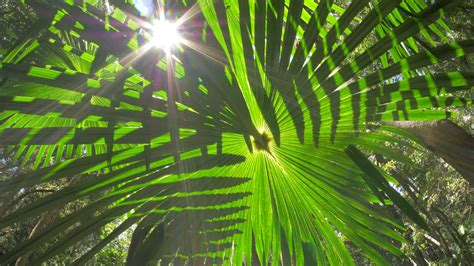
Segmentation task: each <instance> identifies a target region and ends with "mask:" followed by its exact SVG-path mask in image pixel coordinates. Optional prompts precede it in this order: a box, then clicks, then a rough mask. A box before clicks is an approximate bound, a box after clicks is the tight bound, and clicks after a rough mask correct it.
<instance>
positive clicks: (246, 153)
mask: <svg viewBox="0 0 474 266" xmlns="http://www.w3.org/2000/svg"><path fill="white" fill-rule="evenodd" d="M27 2H28V1H27ZM97 2H98V1H80V0H76V1H64V2H63V1H57V2H55V3H54V4H53V5H52V6H47V5H43V4H41V3H39V2H37V1H29V2H28V4H30V5H31V6H32V7H33V8H35V10H36V12H37V13H38V14H39V16H40V18H41V19H40V21H39V23H38V25H37V26H36V27H35V31H36V32H37V34H38V35H37V36H31V35H27V36H25V38H24V39H23V40H22V42H21V44H19V45H18V46H16V47H14V48H13V49H12V50H11V51H10V52H9V53H8V54H6V55H5V56H4V58H3V61H2V63H1V65H0V78H2V83H1V84H2V86H1V87H0V103H1V104H0V111H1V113H0V121H1V125H0V144H1V145H5V146H8V152H9V153H10V154H11V156H12V157H14V158H15V159H17V160H18V161H20V162H22V163H23V165H24V166H29V167H31V169H32V170H31V171H27V172H26V173H24V174H20V175H18V176H15V177H13V178H11V179H9V180H6V181H3V182H2V183H0V192H6V191H19V190H20V189H21V188H24V187H31V186H35V185H41V184H43V183H46V182H51V181H55V180H69V181H70V184H68V186H67V187H65V188H63V189H61V190H60V191H58V192H55V193H52V194H51V195H48V196H46V197H44V198H42V199H41V200H39V201H37V202H35V203H34V204H31V205H30V206H26V207H24V208H21V209H19V210H17V211H14V212H12V213H9V214H7V215H6V216H5V217H3V218H2V220H1V222H0V228H4V227H7V226H11V225H13V224H14V223H15V222H18V221H21V220H22V219H26V218H29V217H35V216H37V215H39V214H41V213H43V212H45V211H50V210H54V209H58V208H61V207H62V206H65V205H66V204H68V203H71V202H74V201H75V200H78V199H81V198H84V199H88V200H89V203H88V204H87V205H86V206H85V207H83V208H81V209H79V210H77V211H75V212H73V213H70V214H68V215H66V216H64V217H61V218H59V219H57V220H55V221H54V222H53V223H51V224H50V225H48V226H47V228H46V229H45V230H44V231H43V232H41V233H40V234H39V235H36V236H34V237H33V238H30V239H28V240H27V241H25V242H24V243H23V244H21V245H20V246H18V247H17V248H16V249H14V250H12V251H11V252H10V253H9V254H7V256H5V257H3V258H1V259H2V262H12V261H14V260H15V259H16V258H17V257H19V256H22V255H23V254H26V253H27V252H28V251H30V250H34V249H38V248H39V249H38V250H40V252H38V254H37V257H36V258H35V259H36V260H37V261H45V260H47V259H49V258H51V257H52V256H54V255H56V254H58V253H60V252H61V251H63V250H64V249H65V248H67V247H68V246H70V245H71V244H73V243H74V242H75V241H78V240H80V239H83V238H84V237H86V236H87V235H89V234H92V233H94V232H97V231H99V230H100V229H101V228H102V227H103V226H105V225H106V224H108V223H110V222H113V221H115V220H116V219H117V218H119V217H121V219H122V222H121V223H120V224H119V225H118V226H117V227H116V229H115V230H114V231H113V232H112V233H111V234H110V235H109V236H107V237H106V238H105V239H103V240H102V241H101V242H100V243H98V244H97V245H96V246H95V247H94V248H92V249H91V250H90V251H88V252H86V253H85V254H83V256H82V257H80V258H79V259H78V260H77V261H76V263H84V262H86V261H87V260H88V259H90V258H91V257H92V256H93V255H94V254H95V253H97V252H98V251H100V249H101V248H103V247H104V246H105V245H107V243H109V242H110V241H111V240H112V239H113V238H115V237H117V236H118V235H120V233H122V232H123V231H125V230H126V229H128V228H129V227H131V226H134V225H136V226H137V227H136V228H135V229H134V235H133V238H132V243H131V247H130V250H129V257H128V261H127V262H128V263H130V264H144V263H145V262H157V261H159V260H161V261H162V262H169V261H174V262H175V263H180V262H179V261H181V260H184V261H192V262H193V263H198V264H205V263H210V264H212V263H219V264H220V263H226V264H231V263H235V264H236V265H241V264H242V263H244V262H245V263H247V264H248V265H250V263H251V262H252V260H255V259H257V260H259V262H260V263H261V264H265V265H266V264H268V263H270V261H273V262H277V261H281V262H282V263H283V264H285V265H286V264H289V263H291V262H295V263H296V264H298V265H302V264H304V263H305V262H306V263H309V264H312V263H316V264H318V265H319V264H321V265H323V264H327V263H329V264H332V265H342V264H344V265H345V264H353V262H352V259H351V256H350V254H349V252H348V251H347V249H346V247H345V243H344V241H345V240H348V241H350V242H352V243H354V244H355V245H357V246H358V247H359V248H361V249H362V250H363V251H364V252H365V254H367V256H368V257H369V258H370V259H371V260H373V261H374V262H375V263H378V264H384V263H386V261H385V259H384V258H383V256H381V255H380V254H379V251H378V248H381V249H384V250H386V251H388V252H391V253H393V254H395V255H402V253H401V251H400V250H399V247H398V244H397V243H399V242H403V241H404V240H403V238H402V237H401V236H400V234H399V232H400V231H402V230H403V226H402V225H401V224H400V222H399V221H398V220H397V219H396V218H394V217H393V215H392V214H391V213H390V212H389V211H388V210H387V209H386V208H382V207H381V206H384V205H388V206H389V205H395V206H397V207H398V208H399V209H400V210H401V211H402V212H403V213H404V214H406V215H407V216H408V217H409V218H411V219H412V220H414V221H415V222H416V223H418V224H419V225H420V226H422V227H425V228H426V225H425V223H424V222H423V218H422V217H420V216H419V215H418V214H417V212H416V210H414V209H413V207H411V206H410V205H409V204H408V203H407V202H406V201H405V200H404V199H403V198H402V197H401V196H400V195H399V193H398V192H397V191H396V190H395V189H393V188H392V185H391V184H396V180H395V179H393V178H392V177H390V176H389V175H387V174H386V173H383V171H381V170H380V169H378V168H377V167H375V166H374V165H372V164H371V162H370V161H369V160H367V159H366V158H365V156H364V155H363V153H362V152H361V151H360V150H359V149H360V148H362V149H365V150H370V151H377V153H379V154H382V155H384V156H386V157H389V158H392V159H395V160H398V161H401V162H404V163H410V161H409V160H408V159H407V158H405V157H403V156H402V155H399V154H397V153H396V152H393V151H392V150H390V149H389V148H387V147H386V146H384V143H385V142H401V143H403V144H407V143H406V142H404V140H401V139H400V138H397V137H396V136H394V134H393V132H394V131H393V130H392V129H390V128H388V127H379V125H378V122H380V121H392V120H433V119H441V118H446V116H447V113H446V111H445V110H444V108H445V107H448V106H462V105H465V104H470V103H472V99H464V98H457V97H455V96H453V94H452V93H453V92H455V91H458V90H464V89H467V88H469V87H471V86H472V85H473V84H474V75H473V74H472V73H464V72H449V73H431V72H430V71H428V70H427V67H428V66H430V65H434V64H436V63H438V62H441V61H443V60H448V59H451V58H455V57H461V56H464V55H466V54H468V53H472V52H473V51H474V41H471V40H465V41H459V42H455V41H452V40H448V38H446V37H445V35H444V32H445V31H446V30H447V27H446V25H445V24H444V23H443V21H442V20H441V19H442V17H443V16H444V14H445V13H446V12H448V11H449V10H450V9H451V8H453V7H454V6H455V5H456V1H447V0H445V1H438V2H436V3H435V4H432V5H428V4H426V3H425V2H424V1H417V0H405V1H393V0H381V1H368V0H367V1H353V2H352V3H351V4H349V5H348V6H347V7H344V8H343V7H341V6H338V5H337V4H335V3H334V1H332V0H324V1H319V2H318V3H315V2H313V1H280V0H271V1H261V0H249V1H224V2H221V1H210V0H198V1H196V3H194V2H193V1H184V2H185V3H181V2H178V1H173V2H172V3H168V4H169V6H167V8H169V11H170V12H172V11H173V10H175V11H176V14H174V15H171V16H175V17H179V16H181V15H182V17H185V16H186V10H193V11H195V10H197V9H199V11H200V12H196V14H194V16H191V17H190V18H187V20H185V21H184V22H183V24H182V26H181V28H182V29H181V30H182V34H183V37H184V38H185V41H184V42H183V45H182V46H181V47H180V48H178V49H176V50H175V51H174V52H173V54H168V53H166V52H164V51H163V50H160V49H155V48H153V47H151V46H150V45H149V40H150V32H149V29H148V28H147V27H146V26H144V25H146V18H145V17H143V16H141V15H140V13H139V12H138V11H137V10H136V9H135V8H134V7H133V5H131V4H130V3H129V2H130V1H120V0H116V1H109V2H110V3H111V5H112V7H111V9H110V10H108V11H107V10H102V9H99V8H97V6H96V4H97ZM177 10H179V11H180V12H177ZM366 39H370V40H371V41H370V45H368V44H367V42H365V40H366ZM395 135H396V134H395ZM354 145H357V146H359V149H358V148H356V147H355V146H354ZM124 217H125V218H124ZM426 229H428V228H426ZM255 254H256V255H255Z"/></svg>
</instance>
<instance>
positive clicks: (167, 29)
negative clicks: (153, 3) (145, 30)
mask: <svg viewBox="0 0 474 266" xmlns="http://www.w3.org/2000/svg"><path fill="white" fill-rule="evenodd" d="M151 41H152V43H153V45H154V46H155V47H157V48H160V49H163V50H165V51H170V50H171V48H173V47H175V46H176V45H178V44H179V43H180V42H181V37H180V35H179V32H178V26H177V25H176V23H173V22H171V21H167V20H157V21H155V22H154V23H153V37H152V40H151Z"/></svg>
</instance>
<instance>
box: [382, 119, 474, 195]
mask: <svg viewBox="0 0 474 266" xmlns="http://www.w3.org/2000/svg"><path fill="white" fill-rule="evenodd" d="M383 124H385V125H391V126H395V127H398V128H401V129H404V130H406V131H408V132H410V133H411V134H413V135H414V136H415V137H417V138H418V139H420V140H421V141H422V142H423V143H424V144H425V146H426V147H427V148H428V149H430V150H431V151H433V152H434V153H435V154H436V155H438V156H439V157H441V158H442V159H443V160H444V161H446V162H447V163H448V164H450V165H451V166H452V167H454V169H456V170H457V171H458V172H459V173H460V174H461V175H462V176H463V177H464V178H465V179H466V180H467V181H468V182H469V185H470V186H471V187H473V186H474V138H473V137H472V136H471V135H470V134H469V133H467V132H466V131H465V130H464V129H462V128H461V127H459V126H458V125H456V124H455V123H453V122H451V121H449V120H440V121H396V122H383Z"/></svg>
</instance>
